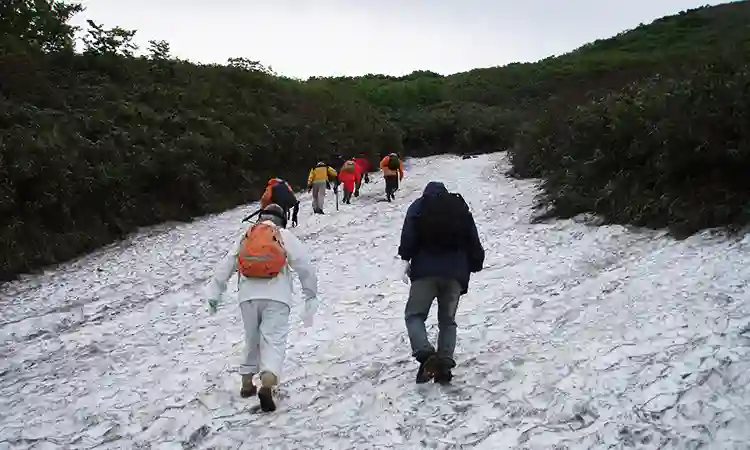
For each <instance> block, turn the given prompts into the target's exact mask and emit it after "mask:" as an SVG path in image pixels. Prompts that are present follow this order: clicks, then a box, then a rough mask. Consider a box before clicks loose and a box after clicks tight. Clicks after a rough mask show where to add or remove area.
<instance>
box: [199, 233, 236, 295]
mask: <svg viewBox="0 0 750 450" xmlns="http://www.w3.org/2000/svg"><path fill="white" fill-rule="evenodd" d="M241 242H242V238H240V240H239V241H237V242H236V243H235V244H234V246H233V247H232V248H230V249H229V251H227V254H226V255H225V256H224V258H223V259H222V260H221V261H219V263H218V264H217V265H216V268H215V269H214V275H213V276H212V277H211V280H210V281H209V282H208V286H207V287H206V297H207V298H208V299H209V300H219V298H221V295H222V294H223V293H224V291H226V289H227V282H228V281H229V278H230V277H231V276H232V274H233V273H234V272H235V271H236V270H237V255H238V254H239V249H240V243H241Z"/></svg>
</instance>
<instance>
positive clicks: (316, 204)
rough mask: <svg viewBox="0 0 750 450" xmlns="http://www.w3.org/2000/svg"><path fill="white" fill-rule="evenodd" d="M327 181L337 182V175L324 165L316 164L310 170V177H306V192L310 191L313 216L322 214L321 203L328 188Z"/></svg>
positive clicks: (321, 163) (322, 163)
mask: <svg viewBox="0 0 750 450" xmlns="http://www.w3.org/2000/svg"><path fill="white" fill-rule="evenodd" d="M329 180H334V181H336V180H338V173H336V171H335V170H333V168H331V167H330V166H329V165H327V164H326V163H324V162H322V161H321V162H318V164H316V165H315V167H313V168H312V169H310V175H308V177H307V190H308V192H309V191H312V207H313V212H314V213H315V214H324V213H323V202H324V201H325V198H326V189H328V188H329ZM334 189H336V186H334Z"/></svg>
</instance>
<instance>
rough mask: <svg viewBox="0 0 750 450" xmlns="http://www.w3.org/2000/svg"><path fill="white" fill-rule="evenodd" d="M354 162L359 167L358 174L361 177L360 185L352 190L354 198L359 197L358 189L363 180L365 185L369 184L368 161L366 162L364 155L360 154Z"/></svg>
mask: <svg viewBox="0 0 750 450" xmlns="http://www.w3.org/2000/svg"><path fill="white" fill-rule="evenodd" d="M354 162H355V163H356V164H357V166H358V167H359V173H360V175H361V178H360V183H358V184H357V186H356V187H355V189H354V196H355V197H359V188H360V186H361V185H362V183H361V181H363V180H364V182H365V183H369V182H370V175H369V173H370V161H368V160H367V157H365V155H364V154H360V155H359V157H357V158H354Z"/></svg>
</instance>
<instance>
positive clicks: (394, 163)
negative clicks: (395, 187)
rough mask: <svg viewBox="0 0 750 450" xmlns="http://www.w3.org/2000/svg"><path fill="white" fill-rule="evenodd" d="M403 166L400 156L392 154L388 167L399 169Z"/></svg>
mask: <svg viewBox="0 0 750 450" xmlns="http://www.w3.org/2000/svg"><path fill="white" fill-rule="evenodd" d="M399 167H401V160H399V159H398V156H396V155H391V156H389V157H388V168H389V169H391V170H398V168H399Z"/></svg>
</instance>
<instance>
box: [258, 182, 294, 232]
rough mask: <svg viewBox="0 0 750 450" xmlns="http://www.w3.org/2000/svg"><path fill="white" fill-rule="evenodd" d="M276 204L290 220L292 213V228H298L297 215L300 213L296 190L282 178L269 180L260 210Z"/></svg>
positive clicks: (261, 200)
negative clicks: (290, 212)
mask: <svg viewBox="0 0 750 450" xmlns="http://www.w3.org/2000/svg"><path fill="white" fill-rule="evenodd" d="M272 203H275V204H277V205H279V206H281V207H282V208H283V209H284V214H285V215H286V218H287V220H289V211H291V210H292V209H294V210H293V211H292V226H293V227H296V226H297V214H298V213H299V200H297V197H295V195H294V190H293V189H292V187H291V186H289V183H287V182H286V181H284V180H282V179H281V178H271V179H270V180H268V184H267V185H266V190H265V191H264V192H263V196H262V197H261V198H260V208H261V209H263V208H265V207H266V206H268V205H270V204H272Z"/></svg>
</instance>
